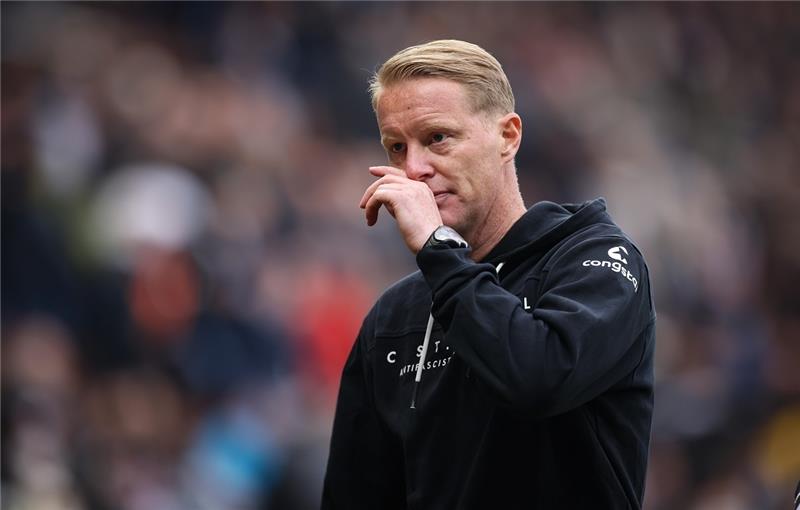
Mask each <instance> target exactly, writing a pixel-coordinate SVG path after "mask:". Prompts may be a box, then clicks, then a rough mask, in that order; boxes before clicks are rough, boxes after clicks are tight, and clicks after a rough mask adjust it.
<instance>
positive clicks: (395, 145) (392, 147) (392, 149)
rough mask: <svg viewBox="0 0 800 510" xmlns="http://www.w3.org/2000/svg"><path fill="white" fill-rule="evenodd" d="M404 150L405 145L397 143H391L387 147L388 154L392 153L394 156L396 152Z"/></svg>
mask: <svg viewBox="0 0 800 510" xmlns="http://www.w3.org/2000/svg"><path fill="white" fill-rule="evenodd" d="M405 148H406V144H404V143H400V142H397V143H393V144H392V145H390V146H389V152H393V153H395V154H396V153H398V152H403V149H405Z"/></svg>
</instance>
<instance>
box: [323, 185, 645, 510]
mask: <svg viewBox="0 0 800 510" xmlns="http://www.w3.org/2000/svg"><path fill="white" fill-rule="evenodd" d="M605 209H606V208H605V201H604V200H603V199H597V200H593V201H591V202H586V203H584V204H582V205H571V204H567V205H557V204H554V203H551V202H540V203H537V204H536V205H534V206H533V207H531V208H530V209H529V210H528V211H527V212H526V214H525V215H524V216H523V217H522V218H520V219H519V220H518V221H517V222H516V223H515V224H514V225H513V226H512V227H511V229H510V230H509V232H508V233H507V234H506V235H505V237H504V238H503V239H502V240H501V241H500V243H498V245H497V246H496V247H495V248H494V249H493V250H492V251H491V253H490V254H489V255H487V256H486V258H485V259H484V260H483V261H482V262H480V263H476V262H474V261H472V260H471V259H470V258H469V249H458V248H448V247H438V248H437V247H428V248H424V249H423V250H421V251H420V252H419V254H418V255H417V264H418V266H419V268H420V270H421V271H418V272H416V273H414V274H411V275H410V276H408V277H406V278H404V279H403V280H401V281H399V282H398V283H396V284H395V285H393V286H392V287H391V288H389V289H388V290H387V291H386V292H385V293H384V294H383V295H382V296H381V298H380V299H379V300H378V302H377V303H376V304H375V306H374V307H373V308H372V310H371V311H370V312H369V314H368V315H367V317H366V319H365V321H364V324H363V326H362V328H361V332H360V333H359V336H358V338H357V340H356V342H355V345H354V346H353V350H352V352H351V353H350V357H349V358H348V360H347V363H346V365H345V367H344V372H343V374H342V381H341V387H340V390H339V400H338V404H337V408H336V417H335V420H334V426H333V437H332V440H331V448H330V458H329V460H328V467H327V474H326V477H325V485H324V489H323V497H322V508H325V509H348V510H353V509H362V508H363V509H376V510H388V509H399V508H408V509H422V510H433V509H473V508H474V509H515V508H525V509H572V508H596V509H618V508H619V509H622V508H641V506H642V495H643V492H644V478H645V468H646V465H647V453H648V443H649V437H650V419H651V414H652V408H653V351H654V343H655V311H654V308H653V301H652V297H651V292H650V284H649V278H648V270H647V267H646V265H645V263H644V260H643V258H642V255H641V253H640V252H639V251H638V249H637V248H636V247H635V246H634V245H633V243H632V242H631V240H630V239H629V238H628V237H627V236H626V235H625V234H624V233H623V232H622V231H621V230H620V228H619V227H617V226H616V225H615V224H614V223H613V222H612V220H611V218H610V217H609V215H608V214H607V213H606V210H605ZM501 263H502V266H501V269H500V270H499V271H497V270H496V267H497V266H498V265H499V264H501ZM431 305H432V306H431ZM429 312H432V314H433V316H434V318H435V324H434V328H433V334H432V336H431V339H430V343H429V347H428V352H427V357H426V360H425V363H424V366H423V372H422V380H421V383H420V386H419V394H418V396H417V400H416V408H415V409H411V408H410V402H411V396H412V389H413V386H414V376H415V373H416V369H417V365H418V363H417V362H418V360H419V356H420V352H421V350H422V342H423V336H424V333H425V328H426V323H427V320H428V314H429Z"/></svg>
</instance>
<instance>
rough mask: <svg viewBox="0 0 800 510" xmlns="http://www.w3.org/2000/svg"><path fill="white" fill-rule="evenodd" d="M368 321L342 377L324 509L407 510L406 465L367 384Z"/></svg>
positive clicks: (323, 503)
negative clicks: (404, 467) (380, 416)
mask: <svg viewBox="0 0 800 510" xmlns="http://www.w3.org/2000/svg"><path fill="white" fill-rule="evenodd" d="M368 321H369V318H368V319H367V320H365V323H364V324H365V325H364V326H362V329H361V332H360V333H359V335H358V338H357V339H356V342H355V344H354V345H353V348H352V350H351V351H350V355H349V357H348V358H347V362H346V363H345V366H344V371H343V372H342V379H341V386H340V387H339V397H338V401H337V403H336V414H335V417H334V422H333V434H332V437H331V446H330V455H329V458H328V466H327V470H326V473H325V481H324V485H323V491H322V506H321V508H322V509H323V510H333V509H348V510H349V509H374V508H385V509H390V510H391V509H395V508H404V501H405V494H404V486H403V471H402V470H403V467H402V466H403V464H402V463H403V460H402V456H401V455H400V454H399V452H398V450H397V447H396V440H394V439H393V438H392V437H391V436H390V434H389V433H388V431H387V430H386V429H385V427H384V425H383V424H382V423H381V422H380V420H379V418H378V414H377V412H376V410H375V406H374V400H373V397H372V391H371V388H372V386H371V385H370V384H369V359H368V357H369V352H368V349H367V342H366V339H367V333H366V332H365V330H366V329H367V328H366V324H367V323H368Z"/></svg>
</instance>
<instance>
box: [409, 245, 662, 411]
mask: <svg viewBox="0 0 800 510" xmlns="http://www.w3.org/2000/svg"><path fill="white" fill-rule="evenodd" d="M468 253H469V252H468V250H466V249H465V250H460V249H441V248H440V249H436V248H435V247H433V248H431V247H429V248H425V249H423V250H421V251H420V252H419V254H418V256H417V263H418V265H419V267H420V269H421V270H422V273H423V275H424V276H425V279H426V280H427V282H428V285H429V286H430V287H431V289H432V291H433V314H434V317H435V318H436V320H437V321H438V322H439V323H440V324H441V325H442V327H443V328H444V331H445V334H446V335H447V336H448V340H449V341H450V342H451V343H452V344H453V345H455V350H456V352H457V353H458V356H459V357H461V358H462V359H463V360H464V361H465V362H466V363H467V364H468V365H469V366H470V367H471V368H472V370H473V373H475V374H476V375H477V376H478V377H479V378H480V379H481V380H482V381H483V382H484V383H485V384H486V385H487V386H488V387H489V388H490V389H491V390H493V393H494V394H496V395H497V397H498V398H499V400H500V401H501V403H502V404H505V405H510V406H512V407H514V408H516V409H518V410H519V411H522V412H525V413H526V414H533V415H534V416H542V417H546V416H552V415H556V414H560V413H563V412H566V411H568V410H571V409H574V408H576V407H578V406H580V405H582V404H584V403H586V402H588V401H589V400H591V399H593V398H595V397H596V396H598V395H600V394H601V393H603V392H605V391H607V390H608V389H609V388H610V387H612V386H613V385H614V384H615V383H617V382H618V381H620V380H621V379H622V378H624V377H626V376H629V375H630V374H631V372H632V371H633V370H634V369H635V368H636V367H637V366H638V365H639V363H640V361H641V359H642V356H643V355H644V351H645V348H646V346H645V345H644V344H645V342H644V340H643V336H644V333H643V332H644V331H645V330H646V329H647V328H648V326H649V325H650V323H651V322H652V321H653V320H654V316H653V313H652V311H651V303H650V297H649V294H650V292H649V285H648V283H647V268H646V266H645V264H644V261H643V259H642V258H641V256H640V255H639V253H638V251H637V250H636V249H635V248H634V247H633V246H632V245H631V244H630V243H629V242H628V241H627V240H626V239H624V238H622V237H617V236H610V237H601V238H594V239H589V240H584V241H581V242H577V243H574V244H573V245H572V246H569V247H568V248H566V249H561V250H559V253H558V254H556V255H554V256H553V258H552V259H551V260H550V261H549V262H548V265H547V267H546V268H545V270H544V271H543V272H542V273H541V274H540V275H539V276H540V278H541V280H540V285H539V289H540V291H539V293H538V299H536V298H535V297H534V296H531V297H530V298H529V303H528V304H529V305H530V307H531V309H530V310H526V309H524V307H523V302H522V299H521V298H520V297H518V296H515V295H514V294H512V293H510V292H508V291H506V290H505V289H503V288H502V287H501V286H500V285H499V283H498V279H497V275H496V273H495V270H494V267H493V266H491V265H489V264H481V263H475V262H473V261H471V260H470V259H469V258H468ZM623 259H624V263H623ZM530 276H531V275H528V276H523V278H527V277H530ZM634 280H635V283H634ZM534 299H536V300H535V302H533V300H534Z"/></svg>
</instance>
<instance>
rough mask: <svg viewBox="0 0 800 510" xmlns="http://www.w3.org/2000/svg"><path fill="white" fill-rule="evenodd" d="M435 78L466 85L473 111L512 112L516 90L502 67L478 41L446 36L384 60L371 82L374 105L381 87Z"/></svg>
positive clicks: (376, 103)
mask: <svg viewBox="0 0 800 510" xmlns="http://www.w3.org/2000/svg"><path fill="white" fill-rule="evenodd" d="M421 77H434V78H437V77H438V78H446V79H448V80H452V81H455V82H457V83H461V84H463V85H464V86H466V88H467V90H468V92H469V97H470V100H471V101H472V107H473V110H474V111H476V112H477V111H484V112H497V113H510V112H513V111H514V92H512V90H511V84H509V83H508V78H507V77H506V73H504V72H503V66H501V65H500V62H498V61H497V59H496V58H494V57H493V56H492V55H491V54H490V53H489V52H487V51H486V50H484V49H483V48H481V47H480V46H478V45H477V44H472V43H468V42H465V41H459V40H455V39H444V40H439V41H431V42H428V43H425V44H420V45H417V46H411V47H409V48H406V49H404V50H400V51H399V52H397V53H396V54H395V55H394V56H393V57H391V58H390V59H389V60H387V61H386V62H384V63H383V65H382V66H381V67H380V68H379V69H378V71H377V72H375V74H374V75H373V76H372V79H371V80H370V82H369V92H370V95H371V96H372V108H373V109H374V110H376V111H377V106H378V99H379V97H380V93H381V90H382V89H384V88H386V87H388V86H390V85H392V84H394V83H398V82H400V81H404V80H408V79H413V78H421Z"/></svg>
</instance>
